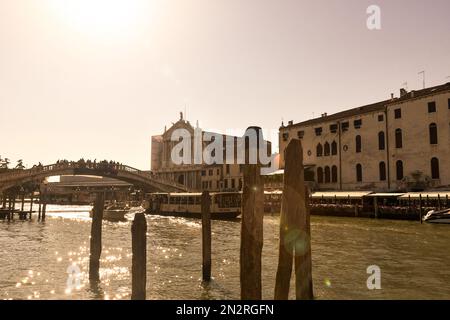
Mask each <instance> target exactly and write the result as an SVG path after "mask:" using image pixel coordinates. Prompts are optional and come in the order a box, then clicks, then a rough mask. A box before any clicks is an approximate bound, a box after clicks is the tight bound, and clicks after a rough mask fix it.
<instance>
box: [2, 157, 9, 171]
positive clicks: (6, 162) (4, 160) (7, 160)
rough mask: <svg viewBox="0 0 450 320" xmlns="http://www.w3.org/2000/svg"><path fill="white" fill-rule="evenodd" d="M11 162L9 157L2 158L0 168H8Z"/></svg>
mask: <svg viewBox="0 0 450 320" xmlns="http://www.w3.org/2000/svg"><path fill="white" fill-rule="evenodd" d="M9 164H10V161H9V159H8V158H5V159H0V169H8V165H9Z"/></svg>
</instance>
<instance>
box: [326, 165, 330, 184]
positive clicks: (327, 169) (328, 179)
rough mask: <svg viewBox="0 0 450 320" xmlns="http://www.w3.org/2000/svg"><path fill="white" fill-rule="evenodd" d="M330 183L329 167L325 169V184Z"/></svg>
mask: <svg viewBox="0 0 450 320" xmlns="http://www.w3.org/2000/svg"><path fill="white" fill-rule="evenodd" d="M330 181H331V174H330V167H329V166H326V167H325V183H330Z"/></svg>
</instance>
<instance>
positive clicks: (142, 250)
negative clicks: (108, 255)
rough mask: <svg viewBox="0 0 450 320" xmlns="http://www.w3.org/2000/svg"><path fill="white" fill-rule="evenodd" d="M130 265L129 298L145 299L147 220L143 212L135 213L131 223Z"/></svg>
mask: <svg viewBox="0 0 450 320" xmlns="http://www.w3.org/2000/svg"><path fill="white" fill-rule="evenodd" d="M131 242H132V245H131V246H132V253H133V258H132V265H131V299H132V300H145V297H146V287H147V286H146V284H147V220H146V219H145V214H144V212H139V213H136V215H135V216H134V220H133V224H132V225H131Z"/></svg>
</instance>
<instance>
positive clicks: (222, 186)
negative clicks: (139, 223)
mask: <svg viewBox="0 0 450 320" xmlns="http://www.w3.org/2000/svg"><path fill="white" fill-rule="evenodd" d="M176 129H186V130H187V131H189V133H190V134H191V135H192V136H193V135H194V129H195V128H194V127H193V126H192V125H191V124H190V123H189V121H186V120H184V119H183V117H182V116H181V118H180V120H179V121H177V122H176V123H174V124H173V125H172V127H170V128H169V129H165V131H164V133H163V134H162V135H157V136H153V137H152V147H151V169H152V172H153V174H154V175H156V176H159V177H161V178H164V179H168V180H172V181H175V182H178V183H180V184H183V185H185V186H187V187H188V189H189V190H191V191H202V190H208V191H238V190H241V189H242V183H243V181H242V166H241V165H240V164H238V163H236V161H233V163H226V162H225V163H223V164H210V165H208V164H206V163H205V162H204V161H202V162H201V163H200V164H194V159H193V157H194V152H192V159H191V160H192V161H191V164H176V163H174V162H173V160H172V159H171V152H172V149H173V148H174V146H175V145H176V144H177V143H178V141H171V137H172V133H173V131H174V130H176ZM197 129H200V128H198V125H197ZM200 130H201V129H200ZM205 133H206V132H205V131H201V136H202V137H203V135H204V134H205ZM220 135H221V136H222V137H223V141H224V149H223V150H224V151H223V152H224V153H225V141H227V140H229V141H234V143H233V145H234V149H235V152H234V154H235V155H236V154H237V151H236V149H237V141H238V137H234V136H227V135H222V134H220ZM209 143H210V142H202V146H203V148H205V147H206V146H207V145H208V144H209ZM267 143H268V147H269V150H268V152H269V153H270V151H271V144H270V142H267ZM224 158H225V157H224ZM235 160H236V158H235Z"/></svg>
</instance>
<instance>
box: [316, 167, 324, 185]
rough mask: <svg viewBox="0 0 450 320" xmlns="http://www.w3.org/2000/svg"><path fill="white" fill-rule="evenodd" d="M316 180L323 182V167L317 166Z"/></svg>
mask: <svg viewBox="0 0 450 320" xmlns="http://www.w3.org/2000/svg"><path fill="white" fill-rule="evenodd" d="M317 182H318V183H323V169H322V168H320V167H319V168H317Z"/></svg>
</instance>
